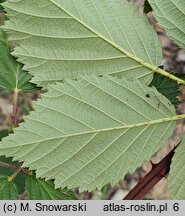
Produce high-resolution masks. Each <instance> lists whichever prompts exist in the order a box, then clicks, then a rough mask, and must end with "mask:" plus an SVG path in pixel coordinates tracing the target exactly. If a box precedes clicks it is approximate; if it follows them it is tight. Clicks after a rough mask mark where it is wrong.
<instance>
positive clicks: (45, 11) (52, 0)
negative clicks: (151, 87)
mask: <svg viewBox="0 0 185 216" xmlns="http://www.w3.org/2000/svg"><path fill="white" fill-rule="evenodd" d="M3 6H4V7H5V9H6V11H7V16H8V17H9V19H10V20H8V21H6V22H5V26H4V29H5V30H7V31H8V32H9V33H10V34H11V39H12V40H15V41H17V42H18V44H19V46H18V47H16V48H15V51H14V52H13V54H14V55H15V56H17V57H18V60H19V61H20V62H22V63H24V64H25V66H24V69H26V70H28V71H29V72H30V73H31V74H32V75H33V76H34V78H33V79H32V82H34V83H36V84H38V85H40V86H43V85H46V84H48V83H51V82H56V81H61V80H63V79H64V78H77V77H78V75H91V74H94V75H105V74H111V75H115V76H118V77H121V76H122V75H124V76H125V77H127V78H128V79H130V80H132V79H134V78H141V79H143V81H144V82H146V83H150V81H151V79H152V75H153V72H152V71H151V69H148V68H147V67H145V66H143V65H142V63H141V62H140V63H139V62H137V61H136V58H140V59H141V60H142V61H145V62H147V63H150V64H152V65H155V66H158V65H160V63H161V60H162V51H161V46H160V42H159V40H158V37H157V35H156V32H155V31H154V29H153V28H152V27H151V25H150V24H149V22H148V20H147V18H146V17H145V16H141V15H139V13H138V12H137V10H136V8H135V7H134V6H133V5H132V4H131V3H128V2H127V1H126V0H124V1H123V0H116V1H112V0H104V1H99V0H93V1H92V0H81V1H78V0H68V1H57V0H32V1H30V0H22V1H16V0H11V1H7V2H6V3H4V4H3Z"/></svg>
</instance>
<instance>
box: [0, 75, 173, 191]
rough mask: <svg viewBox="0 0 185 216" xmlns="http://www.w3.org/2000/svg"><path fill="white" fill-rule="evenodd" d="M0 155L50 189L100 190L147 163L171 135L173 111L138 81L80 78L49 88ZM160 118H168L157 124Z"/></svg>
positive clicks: (158, 96)
mask: <svg viewBox="0 0 185 216" xmlns="http://www.w3.org/2000/svg"><path fill="white" fill-rule="evenodd" d="M35 110H36V111H34V112H32V113H31V115H30V116H27V117H26V118H25V119H26V122H25V123H23V124H21V126H20V127H19V128H17V129H16V130H15V132H16V133H15V134H11V135H10V136H9V137H7V138H4V140H3V142H2V143H1V146H0V154H1V155H7V156H13V157H14V159H15V160H19V161H24V166H26V167H30V168H31V169H36V174H37V177H42V178H46V179H47V180H48V179H55V185H56V187H57V188H58V187H62V188H64V187H69V188H73V187H78V186H80V190H81V191H83V190H93V189H94V188H96V187H97V188H98V189H101V188H102V186H104V185H105V184H106V183H108V182H111V183H112V184H115V183H116V182H118V181H119V180H120V179H121V178H123V176H124V175H125V174H126V173H128V172H133V171H134V170H135V169H136V168H137V167H138V166H139V165H141V164H142V163H143V161H144V160H147V159H149V158H150V157H151V156H152V154H154V153H155V152H156V151H157V150H158V149H159V148H160V147H161V146H162V145H163V144H164V143H165V141H166V139H167V138H168V137H169V136H170V135H171V133H172V130H173V129H174V124H175V122H173V121H172V120H171V117H172V116H173V115H174V113H175V111H174V108H173V106H172V105H171V104H170V103H169V101H168V100H167V99H166V98H165V97H164V96H162V95H161V94H159V93H158V92H157V91H156V90H155V89H154V88H152V89H151V88H149V87H146V86H145V85H143V84H141V83H140V82H129V81H128V80H125V79H120V80H119V79H117V78H113V77H110V76H107V77H102V78H98V77H94V76H93V77H83V78H81V79H80V80H79V81H70V80H68V81H65V83H63V84H62V83H58V84H56V85H51V86H50V87H49V91H48V93H46V94H44V95H43V99H42V100H39V101H38V102H37V103H36V104H35ZM163 118H169V119H168V121H163Z"/></svg>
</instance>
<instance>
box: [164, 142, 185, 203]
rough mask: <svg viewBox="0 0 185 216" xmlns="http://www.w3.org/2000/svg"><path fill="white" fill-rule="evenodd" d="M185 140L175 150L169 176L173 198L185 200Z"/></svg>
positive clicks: (169, 185) (169, 186)
mask: <svg viewBox="0 0 185 216" xmlns="http://www.w3.org/2000/svg"><path fill="white" fill-rule="evenodd" d="M184 179H185V140H184V138H183V141H182V143H180V145H179V146H178V147H177V149H176V150H175V155H174V156H173V158H172V163H171V166H170V173H169V177H168V188H169V191H170V194H171V195H172V197H173V199H177V200H185V193H184V191H185V181H184Z"/></svg>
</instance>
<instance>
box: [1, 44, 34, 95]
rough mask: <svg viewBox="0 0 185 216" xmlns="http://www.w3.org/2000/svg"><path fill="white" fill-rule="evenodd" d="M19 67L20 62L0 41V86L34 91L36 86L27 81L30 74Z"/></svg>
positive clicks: (8, 88)
mask: <svg viewBox="0 0 185 216" xmlns="http://www.w3.org/2000/svg"><path fill="white" fill-rule="evenodd" d="M21 67H22V66H21V64H19V63H17V62H16V59H15V58H14V57H13V56H11V55H10V49H9V47H8V46H7V45H6V44H5V43H4V42H2V41H0V86H1V87H2V88H5V89H7V90H14V89H18V90H20V91H23V92H32V91H34V90H35V89H36V86H35V85H34V84H32V83H30V82H29V81H30V79H31V75H29V74H28V73H27V72H26V71H23V70H22V69H21Z"/></svg>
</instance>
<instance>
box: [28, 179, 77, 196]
mask: <svg viewBox="0 0 185 216" xmlns="http://www.w3.org/2000/svg"><path fill="white" fill-rule="evenodd" d="M25 191H26V192H27V198H28V200H76V199H77V198H76V197H75V196H74V194H73V192H71V191H69V190H67V189H64V190H61V189H55V187H54V184H53V182H52V181H47V182H46V181H44V180H42V179H36V178H35V177H34V176H33V175H32V176H27V178H26V188H25Z"/></svg>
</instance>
